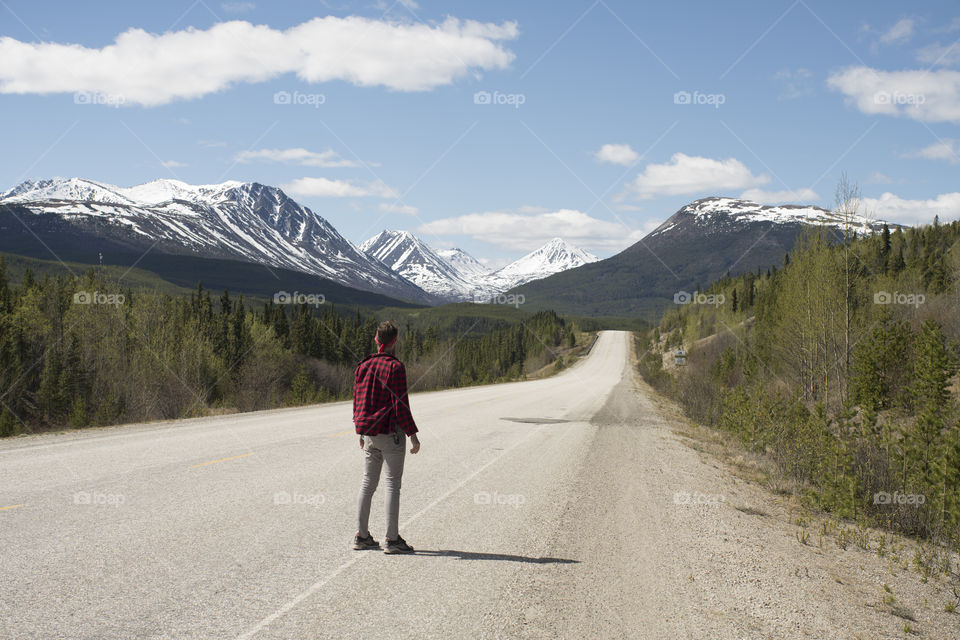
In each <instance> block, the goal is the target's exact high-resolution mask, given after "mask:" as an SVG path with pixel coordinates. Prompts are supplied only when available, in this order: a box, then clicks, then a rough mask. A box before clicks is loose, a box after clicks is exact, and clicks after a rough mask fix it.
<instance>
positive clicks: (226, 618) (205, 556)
mask: <svg viewBox="0 0 960 640" xmlns="http://www.w3.org/2000/svg"><path fill="white" fill-rule="evenodd" d="M628 349H629V335H628V334H626V333H623V332H604V333H602V334H601V336H600V339H599V340H598V342H597V344H596V345H595V347H594V349H593V351H592V353H591V354H590V356H589V357H588V358H586V359H584V360H583V361H581V362H580V363H578V364H577V365H576V366H575V367H573V368H571V369H570V370H568V371H565V372H563V373H562V374H561V375H558V376H555V377H552V378H548V379H544V380H537V381H530V382H518V383H510V384H502V385H494V386H486V387H476V388H470V389H463V390H451V391H442V392H435V393H422V394H415V395H414V396H412V398H411V404H412V407H413V411H414V415H415V416H416V418H417V421H418V424H419V426H420V429H421V432H422V434H421V435H422V441H423V450H422V451H421V452H420V453H419V454H418V455H416V456H409V455H408V458H407V468H406V473H405V475H404V486H403V493H402V503H401V514H400V519H401V534H402V535H403V536H404V537H405V538H406V539H407V541H408V542H410V543H411V544H412V545H414V546H415V547H416V548H417V550H418V553H417V555H415V556H405V557H397V556H386V555H384V554H382V553H377V552H354V551H352V550H350V549H349V543H350V542H351V540H352V536H353V533H354V531H355V523H354V517H355V501H356V495H357V490H358V488H359V481H360V474H361V453H360V451H359V447H358V446H357V441H356V437H355V436H354V435H352V425H351V422H350V405H349V403H336V404H329V405H323V406H317V407H310V408H303V409H285V410H278V411H267V412H259V413H253V414H242V415H231V416H221V417H215V418H203V419H197V420H184V421H177V422H172V423H162V424H152V425H133V426H125V427H119V428H108V429H96V430H90V431H84V432H70V433H64V434H49V435H44V436H32V437H28V438H18V439H16V440H8V441H3V442H0V509H2V510H0V584H2V589H0V638H204V639H209V638H351V637H357V638H359V637H363V638H380V637H383V638H387V637H391V638H396V637H418V638H430V637H436V638H441V637H443V638H449V637H484V636H486V637H496V636H502V635H515V634H516V633H518V632H517V631H516V630H515V629H514V630H512V631H511V630H509V629H508V627H507V626H505V625H512V624H515V623H517V621H520V620H524V621H525V620H527V619H528V618H529V619H533V620H535V619H536V616H537V615H543V612H542V611H540V612H539V614H538V611H531V610H530V609H529V606H528V605H527V603H525V601H524V598H523V597H521V596H519V595H518V594H517V592H516V591H515V589H516V588H519V587H518V585H521V584H522V582H523V579H524V577H525V576H526V575H528V574H530V572H536V571H541V570H543V569H550V568H553V567H556V568H562V569H563V571H562V572H561V573H560V574H558V575H562V576H564V578H563V579H565V580H570V579H573V580H576V576H577V575H578V574H577V571H578V570H579V568H580V567H581V566H582V565H583V562H582V560H580V559H578V558H576V557H574V556H575V555H576V554H575V553H570V554H568V556H566V557H553V556H550V555H549V553H548V552H549V550H550V549H552V548H557V544H556V543H557V542H558V540H557V539H556V537H557V536H558V535H560V534H559V533H558V529H557V522H558V521H559V519H560V518H561V516H562V514H563V513H564V512H567V511H569V506H570V503H571V501H576V500H578V497H577V496H576V495H573V494H572V493H571V492H572V491H574V490H575V489H576V482H575V481H576V478H577V477H578V474H579V473H580V472H581V467H582V466H583V464H584V460H586V458H587V454H588V453H589V447H590V444H591V441H592V439H593V438H594V436H595V435H596V432H597V429H598V427H597V425H596V424H591V418H593V417H594V416H595V415H597V414H598V412H600V410H601V409H602V408H603V407H604V405H605V403H606V402H607V401H608V399H609V397H610V396H611V393H612V392H613V390H614V389H615V388H618V385H619V386H620V387H622V386H623V385H622V384H620V382H621V380H623V379H624V375H625V374H626V373H627V372H628V371H629V368H628V366H627V361H628ZM371 531H372V532H373V534H374V535H375V536H376V537H377V538H382V537H383V533H384V521H383V496H382V493H381V492H378V493H377V496H376V497H375V498H374V509H373V517H372V519H371ZM594 533H595V534H596V533H597V532H594ZM588 534H589V532H588ZM598 535H599V534H598ZM566 542H570V541H566ZM562 546H563V547H568V546H569V545H567V544H564V545H562ZM584 568H585V569H586V567H584ZM583 575H584V576H589V575H592V574H590V573H589V572H585V573H584V574H583ZM570 587H571V589H576V588H577V585H576V584H575V583H574V584H571V585H570ZM547 606H548V607H549V604H547ZM597 615H598V616H604V615H606V614H603V613H602V612H597ZM522 624H523V625H525V626H526V628H527V630H528V631H534V630H535V629H536V627H537V624H536V622H533V623H529V624H528V623H527V622H523V623H522Z"/></svg>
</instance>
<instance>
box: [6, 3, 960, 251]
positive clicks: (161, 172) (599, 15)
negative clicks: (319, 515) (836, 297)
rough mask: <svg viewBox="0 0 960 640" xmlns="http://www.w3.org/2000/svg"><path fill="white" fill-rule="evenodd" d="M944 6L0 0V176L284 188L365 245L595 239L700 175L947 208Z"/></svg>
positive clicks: (718, 183)
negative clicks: (390, 236) (406, 237)
mask: <svg viewBox="0 0 960 640" xmlns="http://www.w3.org/2000/svg"><path fill="white" fill-rule="evenodd" d="M958 39H960V8H958V7H957V5H956V3H955V2H946V1H941V2H925V3H920V4H914V5H905V4H903V3H894V2H842V3H837V2H814V1H799V0H798V1H795V2H780V1H777V2H773V1H763V2H760V1H756V2H737V3H731V2H719V3H718V2H670V3H663V2H655V3H654V2H633V1H627V0H598V1H596V2H594V1H593V0H588V1H583V2H579V1H578V2H560V3H558V2H532V1H531V2H506V1H496V0H484V1H483V2H479V1H477V2H456V3H452V2H433V1H431V0H416V2H413V1H412V0H402V1H399V2H391V1H390V0H383V1H380V2H377V1H371V0H367V1H365V2H348V1H342V2H333V1H330V2H318V1H312V2H306V1H297V0H284V2H274V3H267V2H263V1H261V2H256V1H253V2H242V1H233V2H216V1H214V0H189V1H183V2H180V1H177V0H171V1H169V2H163V3H151V4H149V5H148V4H147V3H131V2H85V3H76V2H69V3H67V2H32V1H27V0H0V104H2V109H3V114H4V120H5V122H6V127H5V128H4V139H5V150H6V153H4V154H3V156H2V158H0V189H6V188H8V187H10V186H13V185H14V184H16V183H18V182H20V181H22V180H23V179H27V178H43V177H52V176H80V177H86V178H91V179H94V180H99V181H103V182H108V183H113V184H117V185H121V186H131V185H134V184H139V183H142V182H146V181H149V180H152V179H155V178H175V179H179V180H183V181H185V182H189V183H194V184H208V183H216V182H221V181H223V180H228V179H232V180H243V181H257V182H262V183H265V184H271V185H276V186H281V187H283V188H284V189H285V190H287V191H288V192H289V193H290V195H292V196H293V197H295V198H296V199H297V200H298V201H300V202H302V203H304V204H306V205H307V206H309V207H310V208H311V209H313V210H314V211H316V212H317V213H319V214H320V215H322V216H324V217H325V218H327V219H328V220H329V221H330V222H331V223H332V224H333V225H334V226H336V227H337V228H338V229H339V230H340V231H341V232H342V233H343V234H344V235H345V236H346V237H347V238H349V239H350V240H352V241H354V242H355V243H359V242H361V241H362V240H364V239H366V238H367V237H369V236H372V235H374V234H376V233H377V232H379V231H380V230H382V229H383V228H394V229H398V228H406V229H410V230H413V231H415V232H417V233H418V234H419V235H421V236H422V237H423V238H424V239H425V240H427V241H428V242H429V243H431V244H433V245H435V246H437V247H446V246H460V247H463V248H464V249H466V250H468V251H470V252H471V253H473V254H474V255H476V256H478V257H481V258H486V259H489V260H490V261H491V264H493V265H497V264H502V263H504V262H506V261H508V260H509V259H512V258H515V257H518V256H519V255H522V254H523V253H525V252H527V251H529V250H532V249H534V248H536V247H537V246H539V245H540V244H542V243H543V242H545V241H546V240H548V239H549V238H551V237H553V236H558V235H559V236H562V237H565V238H566V239H568V240H569V241H571V242H573V243H574V244H577V245H579V246H582V247H583V248H586V249H588V250H590V251H592V252H594V253H596V254H597V255H599V256H601V257H605V256H609V255H612V254H613V253H616V252H617V251H619V250H620V249H623V248H625V247H626V246H628V245H629V244H632V243H633V242H635V241H636V240H637V239H639V238H640V237H641V236H642V235H643V234H644V233H646V232H648V231H650V230H651V229H653V228H654V227H655V226H656V225H657V224H659V223H660V222H662V221H663V220H664V219H666V218H667V217H669V216H670V215H671V214H672V213H673V212H674V211H676V210H677V209H678V208H679V207H681V206H683V205H684V204H686V203H688V202H690V201H692V200H694V199H696V198H700V197H705V196H711V195H727V196H746V197H750V198H753V199H756V200H758V201H762V202H767V203H776V202H799V203H811V204H818V205H821V206H825V207H830V206H831V205H832V202H833V192H834V188H835V186H836V183H837V181H838V179H839V178H840V173H841V171H846V172H847V174H848V175H849V177H850V179H851V180H853V181H855V182H857V183H858V184H859V185H860V187H861V188H862V191H863V195H864V200H863V203H862V207H863V213H865V214H867V215H870V216H873V217H879V218H884V219H890V220H893V221H897V222H902V223H907V224H915V223H919V222H929V221H930V220H932V219H933V216H934V215H937V214H939V215H940V217H941V219H945V220H946V219H949V220H952V219H956V218H958V217H960V193H958V190H960V186H958V184H957V180H956V178H957V176H958V171H957V170H958V167H960V141H958V140H960V132H958V131H957V126H958V124H960V71H958V68H960V44H957V41H958Z"/></svg>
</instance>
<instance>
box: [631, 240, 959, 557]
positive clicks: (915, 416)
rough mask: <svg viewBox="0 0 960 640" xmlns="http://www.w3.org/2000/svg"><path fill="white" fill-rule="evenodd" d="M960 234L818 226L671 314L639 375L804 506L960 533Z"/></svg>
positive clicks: (918, 531) (947, 535)
mask: <svg viewBox="0 0 960 640" xmlns="http://www.w3.org/2000/svg"><path fill="white" fill-rule="evenodd" d="M958 240H960V223H958V222H953V223H951V224H947V225H943V224H940V223H939V221H935V222H934V223H933V224H932V225H928V226H924V227H918V228H913V229H900V228H898V229H896V230H895V231H893V232H891V231H890V230H889V228H887V227H884V228H883V231H882V233H878V234H874V235H871V236H867V237H860V238H855V237H854V236H853V235H852V234H849V233H847V234H844V233H841V234H840V237H838V236H837V232H836V230H827V229H819V230H811V231H810V232H809V233H808V234H807V235H806V236H805V237H803V238H801V239H800V240H799V242H798V244H797V245H796V246H795V248H794V250H793V251H792V252H791V253H790V254H789V255H787V256H785V260H784V264H783V265H782V266H781V267H780V268H777V267H774V266H772V267H770V268H769V269H766V270H763V269H761V270H758V271H757V272H754V273H747V274H744V275H741V276H738V277H730V276H729V275H728V276H727V277H725V278H723V279H721V280H720V281H718V282H715V283H713V284H712V285H711V286H710V287H709V288H708V289H707V290H706V291H705V292H704V293H705V294H707V295H705V296H701V297H700V299H699V301H700V302H703V304H687V305H677V306H676V308H674V309H671V310H670V311H668V312H667V313H666V314H665V315H664V317H663V318H662V321H661V324H660V326H659V327H658V328H657V329H655V330H654V331H652V332H651V333H650V335H649V338H650V342H649V344H648V345H647V348H646V350H645V351H644V353H643V354H642V357H641V364H640V368H641V371H642V373H643V374H644V376H645V377H646V378H647V380H648V381H650V382H651V383H652V384H654V385H655V386H656V387H658V388H660V389H661V390H664V391H665V392H667V393H670V394H673V395H674V396H675V397H676V398H677V399H678V400H679V401H680V402H681V403H682V404H683V406H684V407H685V410H686V412H687V413H688V415H690V417H691V418H693V419H694V420H696V421H698V422H700V423H702V424H706V425H709V426H713V427H715V428H718V429H721V430H723V431H726V432H728V433H731V434H733V435H735V436H736V437H737V438H738V439H739V441H740V442H741V443H742V444H743V446H744V447H746V448H747V449H749V450H751V451H754V452H758V453H760V454H763V455H765V456H766V457H768V458H769V459H770V460H771V461H772V463H773V465H772V469H773V471H772V472H771V477H770V481H771V483H772V484H773V485H774V486H775V487H776V488H778V489H781V490H783V491H794V492H796V493H798V494H799V495H801V496H802V498H803V499H804V501H805V502H806V503H807V504H808V505H809V506H811V507H814V508H817V509H820V510H823V511H827V512H830V513H833V514H836V515H837V516H840V517H845V518H851V519H854V520H857V521H858V522H860V523H861V524H864V525H882V526H885V527H888V528H890V529H893V530H896V531H900V532H903V533H907V534H911V535H918V536H922V537H928V538H933V539H937V540H941V541H950V542H952V543H953V544H955V545H957V544H960V410H958V402H957V398H958V396H957V383H956V378H955V374H956V372H957V368H958V361H960V349H958V342H957V341H958V339H960V313H958V295H960V292H958V279H960V252H958V248H957V242H958ZM695 302H696V301H695ZM681 345H682V346H684V347H685V348H686V349H687V351H688V353H687V356H686V364H680V365H679V366H675V365H674V359H673V354H674V350H675V349H677V348H679V347H680V346H681ZM682 360H683V359H682V358H681V361H682ZM664 364H666V366H664Z"/></svg>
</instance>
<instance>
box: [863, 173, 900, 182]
mask: <svg viewBox="0 0 960 640" xmlns="http://www.w3.org/2000/svg"><path fill="white" fill-rule="evenodd" d="M865 182H866V184H893V178H891V177H890V176H888V175H887V174H885V173H881V172H879V171H874V172H873V173H871V174H870V175H869V176H867V179H866V181H865Z"/></svg>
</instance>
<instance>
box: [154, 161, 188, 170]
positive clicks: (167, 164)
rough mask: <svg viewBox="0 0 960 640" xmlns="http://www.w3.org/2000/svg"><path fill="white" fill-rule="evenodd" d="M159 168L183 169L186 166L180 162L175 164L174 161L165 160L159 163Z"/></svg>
mask: <svg viewBox="0 0 960 640" xmlns="http://www.w3.org/2000/svg"><path fill="white" fill-rule="evenodd" d="M160 165H161V166H163V167H166V168H167V169H176V168H177V167H185V166H187V165H186V164H184V163H182V162H177V161H176V160H165V161H163V162H161V163H160Z"/></svg>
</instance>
